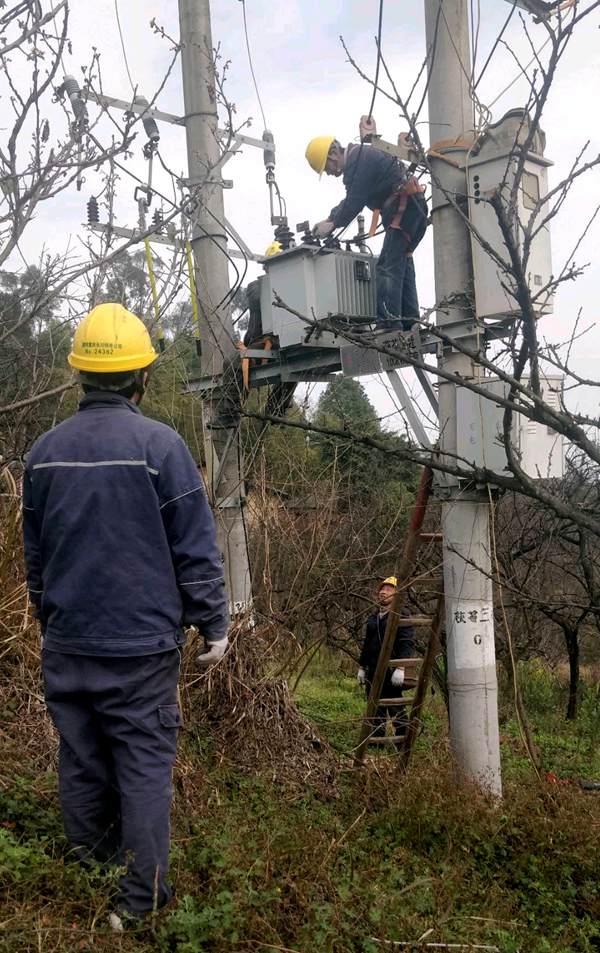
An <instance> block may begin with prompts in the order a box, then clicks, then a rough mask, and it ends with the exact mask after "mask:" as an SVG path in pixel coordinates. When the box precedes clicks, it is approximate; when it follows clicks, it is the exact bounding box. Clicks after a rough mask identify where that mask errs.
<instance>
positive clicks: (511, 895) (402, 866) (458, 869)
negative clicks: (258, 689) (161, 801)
mask: <svg viewBox="0 0 600 953" xmlns="http://www.w3.org/2000/svg"><path fill="white" fill-rule="evenodd" d="M524 676H525V678H524V693H525V696H526V698H527V700H528V703H529V706H530V711H531V719H532V727H533V731H534V736H535V739H536V742H537V743H538V744H539V746H540V748H541V750H542V754H543V757H544V762H545V765H546V767H547V768H548V770H552V771H553V772H554V773H555V774H556V775H557V776H558V777H559V778H561V779H563V778H564V779H569V778H577V777H578V776H579V775H580V774H585V775H586V776H587V777H596V778H597V779H598V778H600V755H599V737H598V710H597V706H598V699H597V696H596V695H595V694H594V690H593V689H592V688H591V687H587V688H586V690H585V693H584V698H583V703H582V714H581V717H580V719H579V721H578V722H576V723H571V724H568V725H566V724H565V722H564V721H563V720H562V717H561V714H560V713H561V712H562V705H561V697H562V696H561V692H563V691H564V689H563V686H562V685H561V684H560V682H559V681H557V680H556V679H555V678H554V677H552V676H550V675H549V674H548V673H547V672H546V671H545V670H544V669H542V668H541V667H540V666H536V667H535V668H532V667H530V668H529V669H526V671H525V672H524ZM296 700H297V703H298V706H299V708H300V710H301V711H302V713H303V714H304V716H305V717H307V718H308V719H310V721H311V722H312V723H313V724H314V726H315V729H316V730H318V732H319V733H320V735H321V736H322V737H323V738H325V739H327V740H328V741H329V742H330V743H331V745H332V746H333V748H334V749H335V750H336V751H337V752H338V753H339V755H338V758H337V760H336V765H337V767H336V769H335V771H334V772H333V773H332V774H331V776H330V777H329V780H328V781H327V780H326V781H325V782H323V779H322V778H321V781H320V782H319V783H313V781H312V779H311V769H310V765H308V764H307V769H306V772H304V773H303V772H302V771H300V772H298V770H295V771H294V773H293V776H290V778H289V781H288V782H285V780H284V781H282V780H281V778H282V776H283V777H285V772H283V775H282V772H281V770H278V771H277V780H273V777H274V774H275V772H272V771H270V769H269V766H265V765H262V766H261V770H260V771H257V772H255V773H247V772H246V773H242V772H241V771H240V770H239V769H235V768H234V767H232V766H231V765H230V764H228V763H227V762H226V761H225V760H223V759H222V758H221V757H217V756H216V749H215V748H214V745H213V742H212V741H211V735H210V733H209V731H208V728H206V727H198V728H196V727H194V725H193V719H192V723H191V725H190V727H189V728H188V731H187V732H185V733H184V735H183V737H182V744H181V754H180V758H179V764H178V769H177V772H176V782H175V787H176V797H175V817H174V839H173V853H172V865H173V879H174V883H175V886H176V890H177V895H176V899H175V901H174V903H173V905H172V906H171V907H170V909H169V910H168V911H165V912H163V913H161V914H160V915H159V916H158V917H157V919H156V922H155V923H154V925H153V928H151V927H148V928H147V929H145V930H144V931H142V932H140V933H138V934H135V933H133V934H126V935H124V936H123V937H115V936H114V935H111V934H110V933H109V932H108V930H107V927H106V925H105V924H106V914H107V911H108V910H109V909H110V899H109V898H110V892H111V889H112V886H113V885H114V881H115V877H116V874H115V873H114V872H113V873H110V872H109V873H103V872H102V871H101V870H100V869H96V870H90V871H84V870H82V869H81V868H80V867H79V866H78V865H77V864H76V863H74V862H72V860H71V859H70V857H69V854H68V850H67V845H66V844H65V843H64V840H63V838H62V833H61V826H60V818H59V812H58V803H57V796H56V776H55V774H54V773H53V771H52V770H49V769H48V767H49V766H47V769H46V770H40V768H41V763H40V758H39V754H38V755H36V756H35V757H34V755H33V753H32V755H31V758H30V757H29V755H28V751H27V745H25V748H24V749H23V747H22V746H20V747H19V751H18V752H17V751H16V750H13V748H11V746H10V745H8V760H7V762H5V766H4V768H3V771H2V785H1V794H0V821H1V823H0V882H1V883H2V887H3V899H2V901H1V906H0V924H1V932H0V950H6V951H7V953H8V951H10V953H13V951H14V953H16V951H17V950H18V951H24V950H32V951H33V950H43V951H44V953H52V951H56V953H63V951H69V953H70V951H92V950H98V951H105V950H109V949H110V950H114V949H119V950H123V951H125V953H127V951H132V953H133V951H137V953H149V951H158V953H221V951H236V953H241V951H250V950H264V951H268V953H277V951H286V950H287V951H297V953H353V951H356V953H359V951H361V953H375V951H379V950H384V949H392V948H393V947H391V946H389V945H388V946H386V945H385V943H384V941H414V940H416V939H418V938H419V937H421V936H423V935H424V934H426V933H427V931H431V932H430V933H428V935H427V939H428V941H431V942H438V943H439V942H444V941H445V942H452V943H471V944H482V945H487V946H490V947H496V948H497V949H498V950H500V951H502V953H517V951H522V953H597V951H598V949H599V948H600V886H599V878H598V870H599V868H600V865H599V857H598V833H599V829H600V796H599V795H597V794H594V793H585V792H583V791H582V790H581V789H580V788H579V787H577V786H576V785H575V784H564V785H562V784H561V785H557V784H553V783H549V782H548V781H546V780H543V781H542V782H540V781H539V780H538V779H537V778H536V776H535V774H534V773H533V772H532V770H531V766H530V765H529V763H528V762H527V759H526V758H525V757H524V755H523V753H522V752H523V748H522V745H521V742H520V738H519V732H518V728H517V726H516V725H515V723H514V721H513V720H512V717H511V712H510V706H509V704H508V702H506V703H503V710H502V726H501V731H502V746H503V761H504V777H505V795H506V796H505V799H504V801H503V802H502V803H501V804H499V805H494V804H492V803H489V802H488V801H486V800H485V799H484V798H482V797H481V796H480V795H478V794H477V793H476V792H475V791H469V790H465V789H464V788H463V789H459V790H457V788H456V786H455V784H454V782H453V779H452V774H451V770H450V761H449V754H448V740H447V728H446V718H445V711H444V707H443V705H442V703H441V701H440V699H439V696H438V695H436V696H435V697H434V698H433V699H432V701H431V704H430V706H429V711H428V713H427V716H426V718H425V726H424V731H423V733H422V734H421V736H420V737H419V740H418V744H417V750H416V753H415V758H414V766H413V769H412V770H411V772H410V773H409V775H408V776H407V777H402V776H399V774H398V771H397V768H396V766H395V763H394V758H393V757H389V756H387V755H385V754H377V755H375V756H374V757H373V758H372V759H370V760H369V764H368V766H367V768H366V769H365V770H361V771H357V770H355V769H354V768H353V765H352V761H351V759H350V758H349V757H348V756H347V753H348V752H350V751H351V749H352V746H353V744H354V743H355V737H356V720H357V718H359V717H360V714H361V712H362V709H363V698H362V694H361V692H360V691H359V689H358V688H357V687H356V685H355V683H354V680H353V679H352V678H351V677H350V676H349V675H341V674H339V673H338V672H336V670H335V667H334V666H333V665H332V663H331V658H329V657H328V658H327V659H321V660H315V662H314V664H313V665H312V667H311V669H310V670H309V671H307V672H306V673H305V675H304V676H303V677H302V679H301V680H300V681H299V683H298V686H297V688H296ZM18 718H19V712H18V710H11V709H10V708H9V709H8V710H6V711H5V712H4V724H3V731H5V732H6V733H7V735H8V736H10V735H11V734H13V725H14V724H16V721H17V719H18ZM11 752H12V754H11ZM344 753H346V754H344ZM277 767H278V768H279V769H281V767H282V766H281V765H278V766H277ZM415 948H417V949H418V947H415ZM398 949H400V947H398ZM423 949H425V947H423Z"/></svg>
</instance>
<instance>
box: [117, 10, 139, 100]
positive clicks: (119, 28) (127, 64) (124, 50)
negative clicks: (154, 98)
mask: <svg viewBox="0 0 600 953" xmlns="http://www.w3.org/2000/svg"><path fill="white" fill-rule="evenodd" d="M115 16H116V18H117V27H118V30H119V37H120V39H121V49H122V50H123V59H124V60H125V69H126V70H127V76H128V77H129V85H130V86H131V91H132V92H133V93H134V94H135V86H134V85H133V80H132V78H131V73H130V72H129V63H128V61H127V51H126V49H125V41H124V40H123V31H122V30H121V19H120V17H119V0H115Z"/></svg>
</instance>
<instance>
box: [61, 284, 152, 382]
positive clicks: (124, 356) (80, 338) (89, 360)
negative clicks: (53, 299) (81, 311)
mask: <svg viewBox="0 0 600 953" xmlns="http://www.w3.org/2000/svg"><path fill="white" fill-rule="evenodd" d="M157 357H158V355H157V353H156V351H155V350H154V348H153V347H152V341H151V340H150V335H149V334H148V331H147V329H146V325H145V324H144V323H143V321H140V319H139V318H137V317H136V316H135V314H132V313H131V311H128V310H127V309H126V308H124V307H123V305H122V304H116V303H115V302H109V303H107V304H99V305H97V306H96V307H95V308H93V309H92V310H91V311H90V313H89V314H88V316H87V317H86V318H84V319H83V321H82V322H81V324H80V325H79V327H78V328H77V330H76V331H75V337H74V338H73V346H72V348H71V353H70V354H69V357H68V361H69V364H70V365H71V367H76V368H77V370H79V371H89V372H91V373H94V374H119V373H120V372H121V371H136V370H139V369H140V368H142V367H148V365H149V364H152V362H153V361H155V360H156V358H157Z"/></svg>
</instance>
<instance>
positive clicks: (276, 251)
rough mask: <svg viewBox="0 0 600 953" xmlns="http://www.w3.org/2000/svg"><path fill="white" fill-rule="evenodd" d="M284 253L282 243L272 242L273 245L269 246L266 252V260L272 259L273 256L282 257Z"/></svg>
mask: <svg viewBox="0 0 600 953" xmlns="http://www.w3.org/2000/svg"><path fill="white" fill-rule="evenodd" d="M282 251H283V246H282V244H281V242H278V241H277V239H276V240H275V241H274V242H271V244H270V245H268V246H267V249H266V251H265V258H272V257H273V255H280V254H281V252H282Z"/></svg>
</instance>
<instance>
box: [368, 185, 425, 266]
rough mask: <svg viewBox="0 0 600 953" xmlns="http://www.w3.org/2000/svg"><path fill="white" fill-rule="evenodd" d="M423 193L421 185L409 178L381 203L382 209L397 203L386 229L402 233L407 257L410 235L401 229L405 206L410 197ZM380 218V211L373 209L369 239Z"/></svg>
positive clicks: (409, 252)
mask: <svg viewBox="0 0 600 953" xmlns="http://www.w3.org/2000/svg"><path fill="white" fill-rule="evenodd" d="M424 191H425V189H424V187H423V186H422V185H421V183H420V182H419V180H418V179H417V177H416V176H414V175H411V176H409V177H408V178H407V179H406V180H405V181H404V182H403V183H402V185H399V186H397V187H396V188H395V189H394V190H393V192H392V193H391V194H390V195H388V197H387V199H386V200H385V202H384V203H383V206H382V209H387V208H389V207H390V205H393V204H394V202H398V207H397V209H396V212H395V214H394V217H393V218H392V220H391V222H390V224H389V225H388V228H397V229H398V230H399V231H401V232H402V234H403V235H404V237H405V238H406V240H407V242H408V245H409V250H408V251H407V252H406V254H407V255H412V249H410V244H411V242H412V235H410V234H409V233H408V232H407V231H406V230H405V229H404V228H402V218H403V217H404V213H405V211H406V206H407V204H408V200H409V198H410V197H411V195H420V194H421V193H423V192H424ZM380 216H381V209H378V208H375V209H373V217H372V219H371V227H370V228H369V238H372V237H373V235H374V234H375V232H376V231H377V226H378V225H379V219H380Z"/></svg>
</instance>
